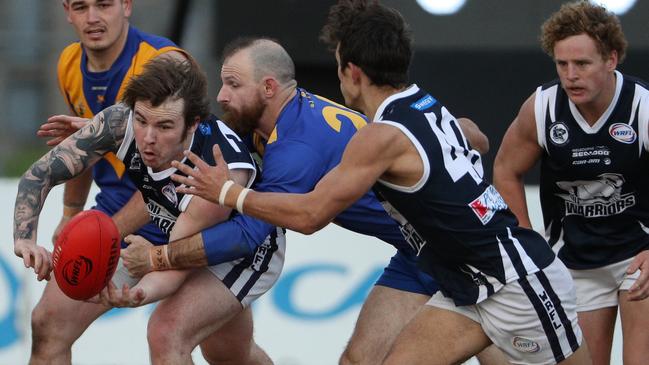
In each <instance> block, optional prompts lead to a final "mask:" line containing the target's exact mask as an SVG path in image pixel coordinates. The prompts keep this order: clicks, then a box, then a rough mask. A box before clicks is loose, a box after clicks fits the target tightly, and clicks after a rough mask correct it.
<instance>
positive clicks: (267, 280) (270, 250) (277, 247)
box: [112, 228, 286, 308]
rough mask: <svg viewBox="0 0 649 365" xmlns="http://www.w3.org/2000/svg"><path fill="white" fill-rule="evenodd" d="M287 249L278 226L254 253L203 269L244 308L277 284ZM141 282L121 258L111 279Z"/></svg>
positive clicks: (118, 282)
mask: <svg viewBox="0 0 649 365" xmlns="http://www.w3.org/2000/svg"><path fill="white" fill-rule="evenodd" d="M285 250H286V236H285V234H284V230H283V229H282V228H276V229H275V232H274V233H272V234H270V235H269V236H268V237H266V240H265V241H264V243H262V244H261V245H260V246H259V247H257V250H255V253H254V254H253V255H251V256H248V257H244V258H240V259H237V260H234V261H230V262H224V263H222V264H218V265H214V266H208V267H207V268H204V270H209V271H210V272H211V273H212V274H214V276H216V277H217V278H219V279H220V280H221V281H222V282H223V284H225V286H226V287H227V288H228V289H230V291H231V292H232V294H233V295H234V296H235V297H237V299H238V300H239V301H240V302H241V305H242V306H243V307H244V308H245V307H248V306H249V305H250V303H252V302H253V301H254V300H255V299H257V298H259V297H260V296H262V295H263V294H264V293H266V292H267V291H268V290H269V289H270V288H271V287H272V286H273V285H274V284H275V282H276V281H277V279H278V278H279V274H280V273H281V272H282V268H283V267H284V252H285ZM139 281H140V278H133V277H131V276H130V275H129V274H128V270H127V269H126V267H124V265H123V263H122V259H120V260H119V262H118V263H117V269H116V270H115V274H114V275H113V278H112V282H113V284H115V286H116V287H118V288H121V287H122V285H123V284H124V283H126V284H128V286H129V288H132V287H133V286H135V285H136V284H137V283H138V282H139Z"/></svg>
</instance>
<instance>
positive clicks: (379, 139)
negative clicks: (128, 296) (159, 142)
mask: <svg viewBox="0 0 649 365" xmlns="http://www.w3.org/2000/svg"><path fill="white" fill-rule="evenodd" d="M406 145H407V146H410V147H411V148H412V146H411V145H410V142H409V141H408V140H407V138H406V137H405V136H403V135H402V134H401V132H400V131H399V130H397V129H396V128H394V127H391V126H388V125H381V124H372V125H368V126H366V127H364V128H362V129H361V130H359V131H358V132H357V133H356V135H355V136H354V137H353V138H352V139H351V141H350V142H349V144H348V145H347V148H346V149H345V153H344V154H343V158H342V161H341V162H340V164H339V165H338V166H336V167H335V168H334V169H333V170H331V171H330V172H329V173H328V174H327V175H326V176H325V177H323V178H322V179H321V180H320V182H319V183H318V184H317V185H316V187H315V188H314V189H313V190H312V191H311V192H309V193H306V194H287V193H269V192H264V193H261V192H256V191H253V190H248V189H244V187H242V186H240V185H238V184H233V183H231V182H229V183H227V184H226V182H227V181H229V180H230V178H229V176H228V170H227V168H225V167H224V164H223V163H221V162H219V161H222V159H223V157H222V156H221V154H220V151H219V150H217V149H215V159H217V165H216V166H215V167H210V166H208V165H207V164H205V163H204V162H203V163H201V162H202V161H200V159H199V158H198V156H196V155H192V154H191V153H188V156H189V158H190V159H191V161H192V162H193V163H194V164H195V165H196V166H197V167H198V168H197V169H196V170H191V169H190V168H189V167H187V166H185V165H182V164H179V163H173V165H174V166H175V167H177V168H178V169H180V170H181V171H183V172H184V173H185V174H187V175H189V176H192V179H189V178H185V177H182V176H179V175H174V176H172V178H173V179H174V180H175V181H178V182H181V183H184V184H185V185H187V186H190V187H191V188H186V189H183V190H182V192H185V193H189V194H195V195H199V196H201V197H203V198H204V199H207V200H210V201H213V202H219V203H221V204H223V205H226V206H229V207H237V206H238V209H239V210H243V213H244V214H246V215H250V216H253V217H255V218H258V219H261V220H263V221H266V222H269V223H271V224H274V225H277V226H280V227H285V228H289V229H292V230H295V231H298V232H302V233H306V234H310V233H313V232H315V231H317V230H319V229H321V228H322V227H324V226H325V225H326V224H327V223H329V222H330V221H331V220H332V219H333V218H334V217H335V216H336V215H337V214H338V213H340V212H341V211H342V210H344V209H345V208H347V207H348V206H349V205H351V204H353V203H354V202H355V201H356V200H358V199H359V198H360V197H361V196H362V195H363V194H365V193H366V192H367V191H368V190H369V189H370V188H371V187H372V185H373V184H374V183H375V182H376V180H377V179H378V178H379V177H380V176H381V175H382V174H383V173H384V172H386V171H387V170H388V169H391V168H394V166H395V165H397V164H398V163H397V162H396V161H400V159H401V158H404V157H403V156H402V155H403V153H404V151H405V149H406ZM415 181H416V180H415ZM224 185H225V188H224ZM404 185H405V184H404Z"/></svg>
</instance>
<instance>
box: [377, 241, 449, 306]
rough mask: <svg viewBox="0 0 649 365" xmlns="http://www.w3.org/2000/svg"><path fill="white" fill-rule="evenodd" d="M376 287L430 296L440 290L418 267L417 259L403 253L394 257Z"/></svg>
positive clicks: (399, 252)
mask: <svg viewBox="0 0 649 365" xmlns="http://www.w3.org/2000/svg"><path fill="white" fill-rule="evenodd" d="M375 285H381V286H386V287H388V288H392V289H397V290H402V291H407V292H410V293H417V294H423V295H428V296H432V295H433V294H435V293H436V292H437V291H438V290H439V286H438V285H437V283H436V282H435V280H433V278H432V277H431V276H430V275H428V274H426V273H425V272H423V271H421V270H420V269H419V268H418V267H417V257H416V256H415V255H412V254H407V253H404V252H402V251H397V253H396V254H395V255H394V256H392V258H391V259H390V263H389V264H388V266H387V267H386V268H385V269H384V270H383V274H382V275H381V276H380V277H379V280H377V281H376V284H375Z"/></svg>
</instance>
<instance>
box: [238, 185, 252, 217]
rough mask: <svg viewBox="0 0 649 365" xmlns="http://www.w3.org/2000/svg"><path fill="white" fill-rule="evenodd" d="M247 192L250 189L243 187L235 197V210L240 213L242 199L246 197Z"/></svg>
mask: <svg viewBox="0 0 649 365" xmlns="http://www.w3.org/2000/svg"><path fill="white" fill-rule="evenodd" d="M249 192H250V189H248V188H244V189H243V190H241V192H240V193H239V196H238V197H237V211H238V212H239V213H241V214H243V201H244V200H245V199H246V195H248V193H249Z"/></svg>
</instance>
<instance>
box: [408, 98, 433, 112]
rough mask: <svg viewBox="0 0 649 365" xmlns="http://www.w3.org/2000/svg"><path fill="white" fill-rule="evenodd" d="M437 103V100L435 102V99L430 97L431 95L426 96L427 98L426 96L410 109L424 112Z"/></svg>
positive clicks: (411, 105)
mask: <svg viewBox="0 0 649 365" xmlns="http://www.w3.org/2000/svg"><path fill="white" fill-rule="evenodd" d="M435 103H437V100H435V98H434V97H432V96H430V95H429V94H426V96H424V97H423V98H421V99H419V100H417V101H415V102H414V103H412V104H410V107H411V108H413V109H417V110H419V111H422V110H425V109H428V108H429V107H431V106H433V105H435Z"/></svg>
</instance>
